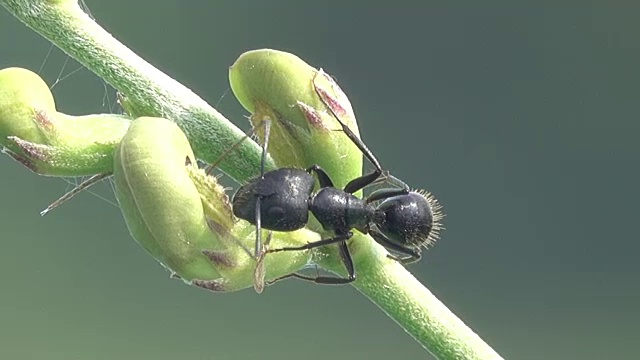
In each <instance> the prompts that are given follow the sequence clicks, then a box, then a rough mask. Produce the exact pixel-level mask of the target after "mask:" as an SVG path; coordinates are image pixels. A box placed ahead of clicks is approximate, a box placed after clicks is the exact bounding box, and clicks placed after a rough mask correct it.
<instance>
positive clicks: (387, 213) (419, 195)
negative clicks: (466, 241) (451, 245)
mask: <svg viewBox="0 0 640 360" xmlns="http://www.w3.org/2000/svg"><path fill="white" fill-rule="evenodd" d="M441 208H442V207H441V206H440V204H439V203H438V201H437V200H436V199H435V198H434V197H433V196H432V195H431V194H430V193H428V192H426V191H423V190H420V191H411V192H409V193H408V194H406V195H398V196H394V197H391V198H389V199H386V200H384V201H383V202H382V203H380V205H378V207H377V212H378V213H382V214H384V219H383V220H382V221H381V222H378V223H376V226H377V228H378V229H379V231H380V232H381V233H382V234H384V236H385V237H386V238H387V239H388V240H389V241H391V242H393V243H395V244H397V245H400V246H402V247H411V248H417V247H420V246H424V247H429V246H432V245H433V244H434V243H435V241H436V240H437V239H438V237H439V236H440V234H439V233H440V230H441V229H442V224H441V223H440V221H441V220H442V218H443V215H442V213H441V212H440V209H441Z"/></svg>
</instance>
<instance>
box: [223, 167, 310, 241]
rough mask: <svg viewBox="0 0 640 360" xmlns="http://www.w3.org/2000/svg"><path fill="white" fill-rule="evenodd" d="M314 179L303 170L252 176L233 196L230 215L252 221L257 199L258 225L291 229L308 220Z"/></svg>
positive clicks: (283, 170)
mask: <svg viewBox="0 0 640 360" xmlns="http://www.w3.org/2000/svg"><path fill="white" fill-rule="evenodd" d="M314 186H315V178H314V177H313V176H312V175H311V174H309V173H308V172H306V171H305V170H302V169H294V168H281V169H277V170H274V171H269V172H266V173H265V174H264V176H263V177H255V178H253V179H251V180H250V181H249V182H248V183H247V184H245V185H243V186H241V187H240V188H239V189H238V191H237V192H236V193H235V195H234V196H233V200H232V203H233V214H234V215H235V216H237V217H239V218H240V219H243V220H247V221H249V222H251V223H255V219H256V202H257V199H258V198H260V199H261V200H260V218H261V222H262V224H261V227H262V228H264V229H268V230H274V231H294V230H298V229H301V228H303V227H304V226H305V225H306V224H307V222H308V221H309V205H308V204H307V199H308V198H309V196H310V195H311V193H312V192H313V188H314Z"/></svg>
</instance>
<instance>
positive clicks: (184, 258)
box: [114, 117, 318, 291]
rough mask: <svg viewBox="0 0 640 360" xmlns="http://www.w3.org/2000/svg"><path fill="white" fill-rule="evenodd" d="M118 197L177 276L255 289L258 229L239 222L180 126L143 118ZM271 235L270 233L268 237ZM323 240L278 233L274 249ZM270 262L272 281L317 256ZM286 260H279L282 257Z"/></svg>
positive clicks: (119, 161)
mask: <svg viewBox="0 0 640 360" xmlns="http://www.w3.org/2000/svg"><path fill="white" fill-rule="evenodd" d="M114 179H115V188H116V196H117V198H118V202H119V204H120V207H121V209H122V213H123V215H124V217H125V221H126V223H127V227H128V228H129V231H130V233H131V235H132V236H133V237H134V238H135V239H136V241H137V242H138V243H139V244H140V245H141V246H142V247H143V248H144V249H145V250H147V251H148V252H149V253H150V254H151V255H152V256H153V257H154V258H156V259H157V260H158V261H159V262H160V263H161V264H163V265H164V266H165V267H166V268H168V269H169V270H170V271H171V272H172V273H173V274H174V275H175V276H176V277H179V278H181V279H183V281H185V282H186V283H189V284H193V285H196V286H199V287H202V288H206V289H209V290H213V291H235V290H239V289H243V288H247V287H250V286H253V285H254V277H255V275H254V273H255V269H256V260H255V259H254V258H253V256H252V254H251V252H250V251H249V250H248V249H253V246H254V240H255V227H254V226H253V225H250V224H249V223H247V222H244V221H237V220H236V219H235V218H234V217H233V214H232V211H231V206H230V204H229V199H228V197H227V195H226V194H225V193H224V188H223V187H222V186H220V185H219V184H218V183H217V182H216V179H215V177H212V176H210V175H207V174H206V173H205V172H204V171H203V170H201V169H198V168H197V167H196V160H195V157H194V155H193V152H192V150H191V147H190V146H189V142H188V140H187V138H186V137H185V135H184V133H183V132H182V131H181V130H180V128H179V127H178V126H177V125H175V124H174V123H173V122H171V121H169V120H166V119H161V118H144V117H143V118H138V119H136V120H135V121H133V123H132V125H131V127H130V129H129V131H128V132H127V134H126V135H125V136H124V138H123V139H122V142H121V143H120V145H119V147H118V149H117V151H116V155H115V161H114ZM262 235H263V237H265V238H266V237H267V232H264V234H262ZM315 240H318V236H317V234H315V233H313V232H311V231H308V230H305V229H302V230H299V231H295V232H290V233H274V235H273V240H272V244H273V246H274V247H283V246H300V245H303V244H305V243H307V242H309V241H315ZM273 255H274V256H269V257H267V259H265V262H266V264H265V265H266V274H265V277H266V279H267V280H269V279H275V278H278V277H281V276H283V275H287V274H290V273H292V272H295V271H298V270H300V269H301V268H302V267H304V266H305V265H306V264H307V263H308V262H309V260H310V256H311V254H310V252H307V251H296V252H283V253H278V254H273ZM275 255H278V256H275Z"/></svg>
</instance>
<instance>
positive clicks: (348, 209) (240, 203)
mask: <svg viewBox="0 0 640 360" xmlns="http://www.w3.org/2000/svg"><path fill="white" fill-rule="evenodd" d="M334 116H335V114H334ZM336 119H337V120H338V122H339V123H340V125H341V126H342V129H343V131H344V133H345V134H346V135H347V136H348V137H349V138H350V139H351V141H353V143H354V144H355V145H356V146H357V147H358V148H359V149H360V151H361V152H362V153H363V154H364V156H365V157H366V158H367V159H369V161H370V162H371V163H372V164H373V165H374V167H375V169H374V171H373V172H371V173H369V174H365V175H363V176H360V177H358V178H355V179H353V180H351V181H350V182H349V183H348V184H347V185H346V186H345V187H344V189H338V188H336V187H335V186H334V185H333V182H332V181H331V178H330V177H329V175H328V174H327V173H326V172H325V171H324V170H323V169H322V168H321V167H320V166H318V165H313V166H311V167H309V168H308V169H306V170H302V169H295V168H281V169H277V170H273V171H269V172H266V173H265V172H264V159H265V156H266V155H265V154H266V147H267V142H268V138H269V136H268V135H269V126H270V124H269V122H268V120H267V121H265V124H264V126H265V141H264V144H263V149H262V151H263V165H262V171H261V174H262V176H259V177H256V178H254V179H252V180H250V181H249V182H248V183H247V184H245V185H243V186H242V187H240V188H239V189H238V191H237V192H236V193H235V195H234V196H233V200H232V203H233V212H234V214H235V215H236V216H237V217H239V218H241V219H244V220H247V221H249V222H251V223H252V224H255V225H256V229H257V233H256V250H255V251H256V257H259V256H260V253H261V251H262V244H261V240H260V229H268V230H274V231H294V230H298V229H301V228H303V227H304V226H305V225H306V224H307V222H308V220H309V212H311V213H313V215H314V216H315V217H316V219H317V220H318V221H319V222H320V224H321V225H322V227H323V228H324V230H326V231H330V232H332V233H333V234H334V236H333V237H330V238H327V239H322V240H319V241H316V242H313V243H309V244H307V245H304V246H300V247H287V248H280V249H271V250H267V253H270V252H278V251H297V250H306V249H312V248H315V247H319V246H324V245H329V244H335V243H337V244H338V246H339V251H340V256H341V258H342V261H343V263H344V264H345V267H346V269H347V274H348V277H347V278H342V277H330V276H318V277H307V276H303V275H300V274H291V275H289V276H287V277H297V278H301V279H305V280H310V281H314V282H316V283H321V284H346V283H350V282H352V281H354V280H355V279H356V270H355V268H354V266H353V261H352V259H351V254H350V253H349V248H348V247H347V244H346V241H347V240H349V239H350V238H351V237H352V236H353V232H352V230H353V229H357V230H359V231H360V232H362V233H365V234H370V235H371V236H372V237H373V238H374V239H375V240H376V241H377V242H378V243H379V244H381V245H382V246H384V247H385V248H387V249H389V250H391V251H393V252H396V253H400V254H403V255H405V256H404V257H396V256H390V257H391V258H393V259H395V260H398V261H401V262H402V263H410V262H414V261H417V260H419V259H420V257H421V250H422V249H421V246H425V247H426V246H429V245H432V244H433V242H434V241H435V239H436V238H437V236H438V230H439V220H440V218H441V215H440V212H439V209H440V206H439V205H438V203H437V202H436V201H435V199H433V198H432V197H431V195H429V194H428V193H426V192H416V191H411V190H410V188H409V187H408V186H407V185H406V184H405V183H404V182H402V181H400V180H399V179H397V178H395V177H393V176H391V175H388V174H387V175H386V176H385V179H386V181H388V182H390V183H391V184H394V185H395V186H396V187H394V188H384V189H379V190H376V191H374V192H372V193H371V194H370V195H369V196H367V197H366V198H363V199H360V198H358V197H356V196H354V195H353V193H355V192H357V191H358V190H361V189H362V188H364V187H366V186H369V185H371V184H374V183H377V182H380V178H381V175H382V174H383V170H382V168H381V166H380V164H379V163H378V160H377V159H376V158H375V156H374V155H373V153H372V152H371V151H370V150H369V149H368V148H367V147H366V145H365V144H364V143H363V142H362V141H361V140H360V139H359V138H358V137H357V136H356V135H355V134H354V133H353V132H352V131H351V130H350V129H349V128H348V127H347V126H346V125H345V124H344V123H343V122H342V121H341V120H340V119H339V118H337V116H336ZM313 175H315V176H316V177H317V179H318V183H319V184H320V188H319V189H318V190H317V191H315V192H314V188H315V178H314V176H313Z"/></svg>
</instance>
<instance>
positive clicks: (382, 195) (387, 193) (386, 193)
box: [365, 188, 409, 204]
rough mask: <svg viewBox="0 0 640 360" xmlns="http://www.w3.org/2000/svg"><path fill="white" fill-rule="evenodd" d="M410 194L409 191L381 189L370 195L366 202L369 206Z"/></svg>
mask: <svg viewBox="0 0 640 360" xmlns="http://www.w3.org/2000/svg"><path fill="white" fill-rule="evenodd" d="M408 193H409V189H395V188H394V189H380V190H376V191H374V192H372V193H371V194H369V196H367V198H366V199H365V201H366V203H367V204H370V203H372V202H374V201H378V200H384V199H388V198H390V197H394V196H398V195H407V194H408Z"/></svg>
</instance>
